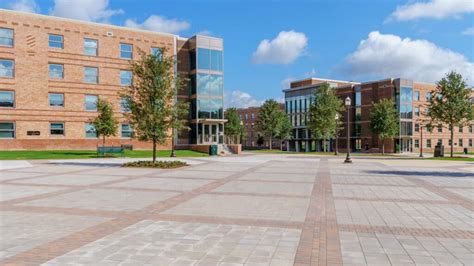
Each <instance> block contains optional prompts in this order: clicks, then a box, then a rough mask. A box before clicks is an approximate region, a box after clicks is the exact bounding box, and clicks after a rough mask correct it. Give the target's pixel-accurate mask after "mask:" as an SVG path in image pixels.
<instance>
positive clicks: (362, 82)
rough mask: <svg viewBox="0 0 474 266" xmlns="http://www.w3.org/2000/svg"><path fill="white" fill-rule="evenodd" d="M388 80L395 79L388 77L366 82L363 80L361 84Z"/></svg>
mask: <svg viewBox="0 0 474 266" xmlns="http://www.w3.org/2000/svg"><path fill="white" fill-rule="evenodd" d="M387 80H390V81H393V80H394V78H386V79H378V80H371V81H366V82H362V83H361V84H360V85H365V84H369V83H374V82H382V81H387Z"/></svg>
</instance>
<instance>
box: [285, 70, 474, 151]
mask: <svg viewBox="0 0 474 266" xmlns="http://www.w3.org/2000/svg"><path fill="white" fill-rule="evenodd" d="M325 83H328V84H329V85H330V86H331V87H333V88H335V90H336V94H337V95H338V96H339V97H340V98H341V99H342V100H344V99H345V98H346V97H347V96H349V97H350V98H351V99H352V106H351V108H350V112H349V121H350V123H349V125H350V136H351V137H350V143H351V149H352V151H360V152H380V151H381V148H382V143H381V141H380V140H379V139H378V137H377V136H376V135H374V134H372V132H371V131H370V127H369V124H370V119H369V115H370V109H371V107H372V103H373V102H377V101H378V100H380V99H384V98H388V99H393V101H394V102H395V103H396V105H397V110H398V113H399V114H400V129H399V134H398V136H397V137H396V138H394V139H388V140H386V141H385V151H386V152H392V153H393V152H419V150H420V148H421V147H422V148H423V150H424V151H426V152H433V151H434V147H435V146H436V144H437V143H441V144H442V145H444V147H445V150H446V151H448V150H449V148H450V145H449V144H450V133H449V129H448V128H446V127H442V126H439V127H435V128H431V129H430V128H427V127H425V126H424V125H425V124H426V122H427V121H428V117H427V115H426V112H427V105H428V102H429V99H430V97H431V91H432V90H433V89H434V88H435V86H436V85H435V84H429V83H422V82H416V81H412V80H407V79H400V78H398V79H383V80H378V81H370V82H364V83H358V82H349V81H338V80H329V79H319V78H310V79H305V80H300V81H295V82H292V83H291V85H290V88H289V89H286V90H284V93H285V111H286V113H287V114H288V115H289V117H290V119H291V121H292V124H293V126H294V130H293V131H294V132H293V139H292V140H291V141H289V143H288V145H289V147H290V150H294V151H314V150H317V151H321V150H323V147H322V145H323V141H322V140H319V139H315V138H313V136H312V135H311V132H310V130H309V129H308V127H307V119H308V112H309V107H310V105H311V103H312V102H313V100H314V94H315V92H316V91H317V89H318V87H319V86H321V85H322V84H325ZM472 95H473V97H474V91H473V93H472ZM346 121H347V112H344V115H343V117H342V118H341V122H342V123H343V125H344V128H343V130H341V131H340V132H339V138H338V140H339V144H338V147H339V150H341V151H344V150H345V149H346V146H347V145H346V140H347V137H346V136H347V134H346V132H347V122H346ZM473 124H474V122H473ZM473 124H471V125H470V126H468V127H456V128H455V129H454V148H455V151H457V152H461V151H462V150H463V149H464V148H468V149H470V150H472V149H474V143H473V141H474V133H473ZM327 145H328V147H327V148H328V150H333V149H334V147H335V143H334V140H331V141H330V142H328V144H327Z"/></svg>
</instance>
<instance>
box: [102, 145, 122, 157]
mask: <svg viewBox="0 0 474 266" xmlns="http://www.w3.org/2000/svg"><path fill="white" fill-rule="evenodd" d="M116 153H120V154H121V156H123V154H124V149H123V147H104V146H103V147H97V157H99V155H101V156H104V155H106V154H116Z"/></svg>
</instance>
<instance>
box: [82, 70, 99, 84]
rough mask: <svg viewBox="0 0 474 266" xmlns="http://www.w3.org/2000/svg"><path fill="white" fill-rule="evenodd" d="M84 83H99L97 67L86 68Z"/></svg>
mask: <svg viewBox="0 0 474 266" xmlns="http://www.w3.org/2000/svg"><path fill="white" fill-rule="evenodd" d="M84 82H86V83H99V70H98V68H97V67H84Z"/></svg>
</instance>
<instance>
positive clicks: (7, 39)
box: [0, 28, 14, 47]
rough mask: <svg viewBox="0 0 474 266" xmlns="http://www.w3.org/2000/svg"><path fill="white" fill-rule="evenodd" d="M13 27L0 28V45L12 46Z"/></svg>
mask: <svg viewBox="0 0 474 266" xmlns="http://www.w3.org/2000/svg"><path fill="white" fill-rule="evenodd" d="M13 43H14V41H13V29H8V28H0V46H5V47H13Z"/></svg>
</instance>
